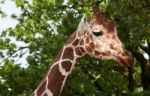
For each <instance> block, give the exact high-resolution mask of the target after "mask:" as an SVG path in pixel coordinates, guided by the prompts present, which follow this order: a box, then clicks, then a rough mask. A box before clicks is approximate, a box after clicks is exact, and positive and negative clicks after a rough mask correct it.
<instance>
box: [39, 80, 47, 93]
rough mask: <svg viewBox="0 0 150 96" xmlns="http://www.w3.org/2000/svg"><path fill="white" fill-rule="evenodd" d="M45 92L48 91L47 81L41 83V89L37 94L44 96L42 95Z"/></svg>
mask: <svg viewBox="0 0 150 96" xmlns="http://www.w3.org/2000/svg"><path fill="white" fill-rule="evenodd" d="M45 90H46V80H44V81H43V82H42V83H41V85H40V87H39V88H38V90H37V94H38V95H42V93H43V92H44V91H45Z"/></svg>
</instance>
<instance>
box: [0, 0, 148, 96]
mask: <svg viewBox="0 0 150 96" xmlns="http://www.w3.org/2000/svg"><path fill="white" fill-rule="evenodd" d="M4 2H5V0H2V1H1V2H0V3H4ZM13 2H15V4H16V5H17V7H19V8H21V10H22V11H21V14H20V15H19V16H18V15H16V14H12V15H11V17H12V18H13V19H15V20H18V21H19V23H18V24H17V25H16V27H15V28H7V29H5V30H3V31H2V32H1V33H0V96H30V95H31V94H32V92H33V91H34V89H35V88H36V87H37V85H38V84H39V83H40V81H41V80H42V78H43V76H44V74H45V73H46V72H47V71H48V68H49V66H50V64H51V62H52V60H53V58H54V57H55V56H56V54H57V53H58V51H59V50H60V48H61V47H62V46H63V44H64V42H65V41H66V40H67V38H68V37H69V36H70V34H72V33H73V32H74V31H75V30H76V28H77V26H78V23H79V21H80V19H81V17H82V15H83V14H87V15H88V17H89V18H91V16H92V15H91V14H92V12H91V8H92V6H93V5H94V4H96V3H99V5H98V6H99V8H100V10H101V11H102V12H104V13H105V15H106V17H107V18H108V20H110V21H113V22H115V23H116V25H117V30H118V35H119V38H120V39H121V41H122V42H123V43H124V44H125V47H126V48H127V49H128V50H130V51H131V53H132V54H133V57H134V67H133V70H132V71H128V70H127V68H124V67H120V66H119V65H118V63H117V62H115V61H112V60H109V61H105V60H99V59H95V58H91V57H89V56H86V57H84V58H82V59H80V61H79V62H78V64H77V65H76V67H75V69H74V70H73V72H72V74H71V75H70V76H69V78H68V80H67V82H66V85H65V87H64V90H63V92H62V94H61V96H150V59H149V57H150V1H149V0H32V1H31V0H30V2H29V0H13ZM0 16H1V17H0V18H5V16H6V14H5V12H3V10H1V6H0ZM12 39H13V41H15V42H12ZM17 42H21V45H20V44H19V45H18V44H17ZM24 56H26V57H24ZM22 58H23V59H25V60H22ZM20 59H21V60H22V61H21V62H20V63H18V62H17V60H20ZM25 61H26V62H25Z"/></svg>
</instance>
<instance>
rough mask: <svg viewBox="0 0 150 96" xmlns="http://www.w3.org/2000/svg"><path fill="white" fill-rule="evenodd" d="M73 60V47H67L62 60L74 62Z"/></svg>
mask: <svg viewBox="0 0 150 96" xmlns="http://www.w3.org/2000/svg"><path fill="white" fill-rule="evenodd" d="M73 58H74V54H73V49H72V48H71V47H67V48H66V49H64V53H63V57H62V59H70V60H73Z"/></svg>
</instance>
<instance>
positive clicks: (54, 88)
mask: <svg viewBox="0 0 150 96" xmlns="http://www.w3.org/2000/svg"><path fill="white" fill-rule="evenodd" d="M64 79H65V76H63V75H62V74H61V72H60V70H59V65H58V64H56V65H55V66H54V67H53V68H52V69H51V72H50V74H49V75H48V80H49V82H48V89H50V91H51V92H52V93H53V96H59V93H60V90H61V86H62V83H63V81H64Z"/></svg>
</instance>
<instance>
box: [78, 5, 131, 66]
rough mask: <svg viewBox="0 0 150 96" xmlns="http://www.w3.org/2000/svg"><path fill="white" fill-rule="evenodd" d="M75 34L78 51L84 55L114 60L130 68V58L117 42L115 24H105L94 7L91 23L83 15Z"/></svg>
mask: <svg viewBox="0 0 150 96" xmlns="http://www.w3.org/2000/svg"><path fill="white" fill-rule="evenodd" d="M77 33H78V37H79V38H80V41H79V46H80V49H81V50H82V51H84V52H85V53H86V54H88V55H90V56H93V57H96V58H101V59H114V60H116V61H117V62H119V63H120V64H122V65H125V66H127V67H129V68H130V67H131V66H132V56H131V54H130V53H129V52H128V51H127V50H126V49H125V48H124V47H123V44H122V42H121V41H120V40H119V38H118V35H117V30H116V26H115V24H113V23H110V22H107V21H106V20H105V18H104V17H103V15H102V14H101V13H100V12H99V10H98V9H97V8H96V7H94V8H93V20H92V21H91V22H88V21H87V18H86V16H85V15H84V16H83V17H82V19H81V21H80V24H79V26H78V29H77Z"/></svg>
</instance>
